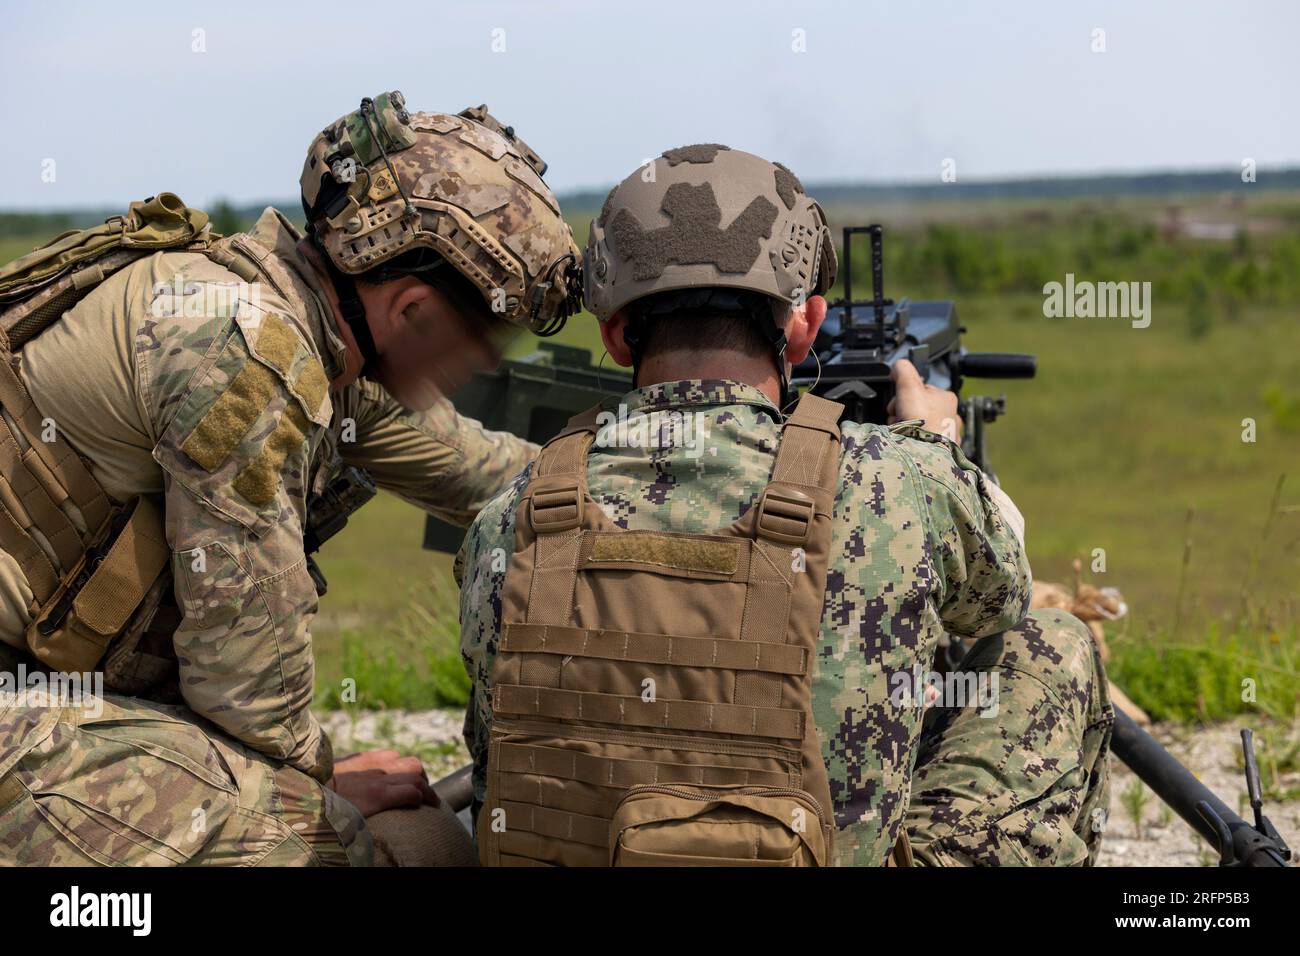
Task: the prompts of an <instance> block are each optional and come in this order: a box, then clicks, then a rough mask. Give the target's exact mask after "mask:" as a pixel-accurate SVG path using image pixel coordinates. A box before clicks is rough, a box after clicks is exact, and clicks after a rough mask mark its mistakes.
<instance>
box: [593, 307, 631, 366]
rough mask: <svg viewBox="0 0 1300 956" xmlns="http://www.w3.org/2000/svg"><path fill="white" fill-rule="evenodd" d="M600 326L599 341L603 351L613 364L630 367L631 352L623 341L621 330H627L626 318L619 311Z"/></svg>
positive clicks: (621, 311)
mask: <svg viewBox="0 0 1300 956" xmlns="http://www.w3.org/2000/svg"><path fill="white" fill-rule="evenodd" d="M598 324H599V325H600V340H601V341H602V342H604V343H605V351H606V352H608V353H609V357H610V358H611V359H613V360H614V364H616V365H621V366H622V367H623V368H631V367H632V350H631V349H629V348H628V347H627V342H626V341H624V339H623V330H624V329H626V328H627V316H625V315H624V314H623V310H622V309H619V310H618V311H617V312H615V313H614V314H613V315H611V316H610V317H609V318H608V319H606V320H605V321H604V322H600V323H598Z"/></svg>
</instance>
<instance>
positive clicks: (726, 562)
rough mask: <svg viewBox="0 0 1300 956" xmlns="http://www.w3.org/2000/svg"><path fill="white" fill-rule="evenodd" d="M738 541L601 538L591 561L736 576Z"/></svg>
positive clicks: (658, 536)
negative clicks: (616, 562)
mask: <svg viewBox="0 0 1300 956" xmlns="http://www.w3.org/2000/svg"><path fill="white" fill-rule="evenodd" d="M741 547H742V545H741V543H740V542H739V541H736V542H734V543H733V542H730V541H711V540H705V539H702V538H694V537H690V536H688V535H677V534H654V533H650V534H643V533H637V534H627V533H616V534H602V535H597V536H596V538H595V539H594V540H593V541H592V543H591V558H590V560H591V561H611V562H612V561H619V562H628V563H634V564H652V565H654V566H656V567H660V568H672V569H674V570H677V571H707V572H710V573H712V574H735V573H736V568H737V567H738V566H739V563H740V549H741Z"/></svg>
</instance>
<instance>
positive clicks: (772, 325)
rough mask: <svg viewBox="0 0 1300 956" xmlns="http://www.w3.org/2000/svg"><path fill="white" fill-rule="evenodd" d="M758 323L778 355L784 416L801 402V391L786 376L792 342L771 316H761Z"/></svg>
mask: <svg viewBox="0 0 1300 956" xmlns="http://www.w3.org/2000/svg"><path fill="white" fill-rule="evenodd" d="M757 321H758V327H759V329H761V330H762V332H763V335H764V336H765V337H766V338H767V341H768V343H769V344H770V345H771V346H772V351H773V352H774V353H775V354H776V374H777V379H778V382H779V385H778V386H777V389H778V395H777V407H778V408H780V409H781V414H782V415H784V414H785V410H786V409H787V408H789V407H790V406H791V405H793V404H794V403H795V402H797V401H798V400H799V390H798V389H797V388H795V387H794V386H793V385H791V384H790V379H789V378H788V377H787V376H786V374H785V350H786V346H788V345H789V344H790V341H789V339H787V338H786V337H785V330H784V329H782V328H781V326H779V325H777V324H776V319H774V318H773V317H772V316H771V315H769V314H766V313H763V314H760V315H759V316H758V319H757Z"/></svg>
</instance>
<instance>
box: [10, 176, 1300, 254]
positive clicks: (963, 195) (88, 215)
mask: <svg viewBox="0 0 1300 956" xmlns="http://www.w3.org/2000/svg"><path fill="white" fill-rule="evenodd" d="M1247 189H1251V190H1258V189H1278V190H1300V168H1295V169H1277V170H1273V169H1262V170H1259V171H1258V173H1257V176H1256V181H1255V182H1253V183H1244V182H1242V180H1241V170H1240V169H1223V170H1216V171H1211V172H1181V173H1180V172H1163V173H1138V174H1133V175H1111V176H1072V177H1061V178H1054V179H1049V178H1040V179H1005V180H983V181H972V182H962V181H959V182H955V183H942V182H927V183H810V184H809V186H808V191H809V192H810V193H811V194H813V195H814V196H816V197H817V199H819V200H820V201H821V202H822V204H823V205H825V206H865V205H870V204H875V203H884V202H908V201H911V202H924V201H934V200H964V199H1053V198H1065V197H1071V196H1082V197H1087V196H1143V195H1145V196H1158V195H1172V194H1192V193H1213V192H1224V191H1237V190H1241V191H1245V190H1247ZM605 194H606V190H592V189H588V190H578V191H574V192H568V193H563V194H561V196H560V203H561V205H562V206H563V207H564V208H565V209H566V210H568V211H569V213H570V214H571V215H577V214H578V213H579V212H583V213H588V214H589V212H590V211H591V210H594V209H599V208H600V205H601V203H603V202H604V200H605ZM135 198H143V197H135ZM268 205H273V206H275V207H276V208H278V209H280V210H281V211H283V212H284V213H285V214H286V215H288V216H289V217H290V218H292V219H295V220H297V221H300V220H301V216H300V213H299V206H298V201H297V200H296V199H284V200H282V201H280V202H261V203H247V204H241V205H233V204H230V203H227V202H218V203H214V204H213V206H212V207H211V208H210V209H208V212H209V213H211V214H212V217H213V225H214V227H215V228H216V229H217V231H219V232H231V231H237V230H238V229H239V228H242V227H243V226H246V225H247V224H248V223H250V222H252V221H253V220H254V219H256V218H257V217H258V216H259V215H260V214H261V212H262V210H263V209H265V208H266V207H267V206H268ZM123 211H124V210H123V209H116V208H103V209H85V210H67V211H61V212H0V237H6V236H8V237H14V236H28V235H44V234H50V235H53V234H54V233H57V232H60V231H62V230H65V229H80V228H84V227H85V226H90V225H95V224H97V223H101V222H103V221H104V220H105V219H106V218H107V217H108V216H111V215H115V214H117V213H120V212H123Z"/></svg>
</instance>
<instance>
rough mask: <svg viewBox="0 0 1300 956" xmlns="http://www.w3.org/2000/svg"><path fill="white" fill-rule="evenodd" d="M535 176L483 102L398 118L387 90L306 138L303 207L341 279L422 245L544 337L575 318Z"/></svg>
mask: <svg viewBox="0 0 1300 956" xmlns="http://www.w3.org/2000/svg"><path fill="white" fill-rule="evenodd" d="M545 171H546V164H545V163H544V162H543V161H542V159H541V157H539V156H538V155H537V154H536V153H535V152H533V151H532V150H531V149H530V148H529V147H528V145H527V144H526V143H524V142H523V141H522V140H521V139H519V138H518V137H517V136H515V134H514V130H513V129H512V128H511V127H508V126H503V125H502V124H501V123H499V122H498V121H497V120H496V119H495V118H494V117H493V116H492V115H491V114H490V113H488V111H487V107H486V106H479V107H476V108H474V109H466V110H463V111H461V112H460V113H459V114H457V115H454V116H453V115H449V114H447V113H408V112H407V110H406V104H405V100H404V99H403V97H402V94H401V93H399V92H396V91H394V92H391V93H384V94H381V95H380V96H377V97H375V98H374V99H373V100H371V99H369V98H367V99H364V100H362V101H361V108H360V109H358V110H357V111H355V112H353V113H349V114H348V115H347V116H344V117H343V118H341V119H339V120H338V121H337V122H335V123H332V124H330V125H329V126H328V127H326V128H325V130H324V131H322V132H321V134H320V135H319V136H317V137H316V139H315V140H313V142H312V144H311V147H310V149H309V150H308V153H307V161H306V164H305V165H304V166H303V171H302V180H301V186H302V205H303V211H304V212H305V213H306V215H307V223H308V228H309V229H310V230H311V231H312V232H313V234H314V235H315V238H316V241H317V243H318V244H319V245H320V247H321V249H323V250H324V252H325V254H326V255H327V256H328V257H329V259H330V261H331V263H332V264H333V266H334V268H335V269H337V270H338V272H339V273H341V274H342V275H343V276H356V275H360V274H362V273H365V272H367V271H369V270H372V269H374V268H375V267H376V266H379V265H381V264H383V263H385V262H387V261H389V260H391V259H393V258H395V257H396V256H399V255H401V254H403V253H406V252H410V251H412V250H414V249H417V248H421V247H425V248H428V249H432V250H433V251H435V252H436V253H437V254H438V255H439V256H441V257H442V258H444V259H445V260H446V261H447V262H448V263H450V264H451V265H452V266H453V267H454V268H455V269H457V270H458V271H459V272H460V273H461V274H463V275H464V276H465V277H466V278H467V279H469V280H470V281H471V282H472V283H473V284H474V285H475V286H477V287H478V289H479V291H480V292H481V293H482V294H483V298H484V300H485V301H486V302H487V304H488V306H489V307H490V308H491V309H492V311H493V313H494V314H495V315H498V316H500V317H501V318H503V319H505V320H506V321H508V322H510V323H512V324H515V325H520V326H523V327H526V328H528V329H530V330H531V331H533V332H535V333H537V334H540V335H547V334H551V333H553V332H555V331H558V330H559V328H560V326H562V325H563V324H564V320H565V318H567V317H568V316H569V315H571V314H572V313H573V312H576V311H577V310H578V308H579V306H580V296H581V276H580V273H581V270H580V263H579V253H578V248H577V246H576V245H575V244H574V241H573V233H572V230H570V228H569V226H568V224H567V223H566V222H565V221H564V219H563V218H562V217H561V215H560V207H559V204H558V203H557V202H556V201H555V196H554V195H553V194H552V192H551V190H550V189H549V188H548V187H547V186H546V184H545V183H544V182H542V174H543V173H544V172H545ZM336 284H337V283H336Z"/></svg>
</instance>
